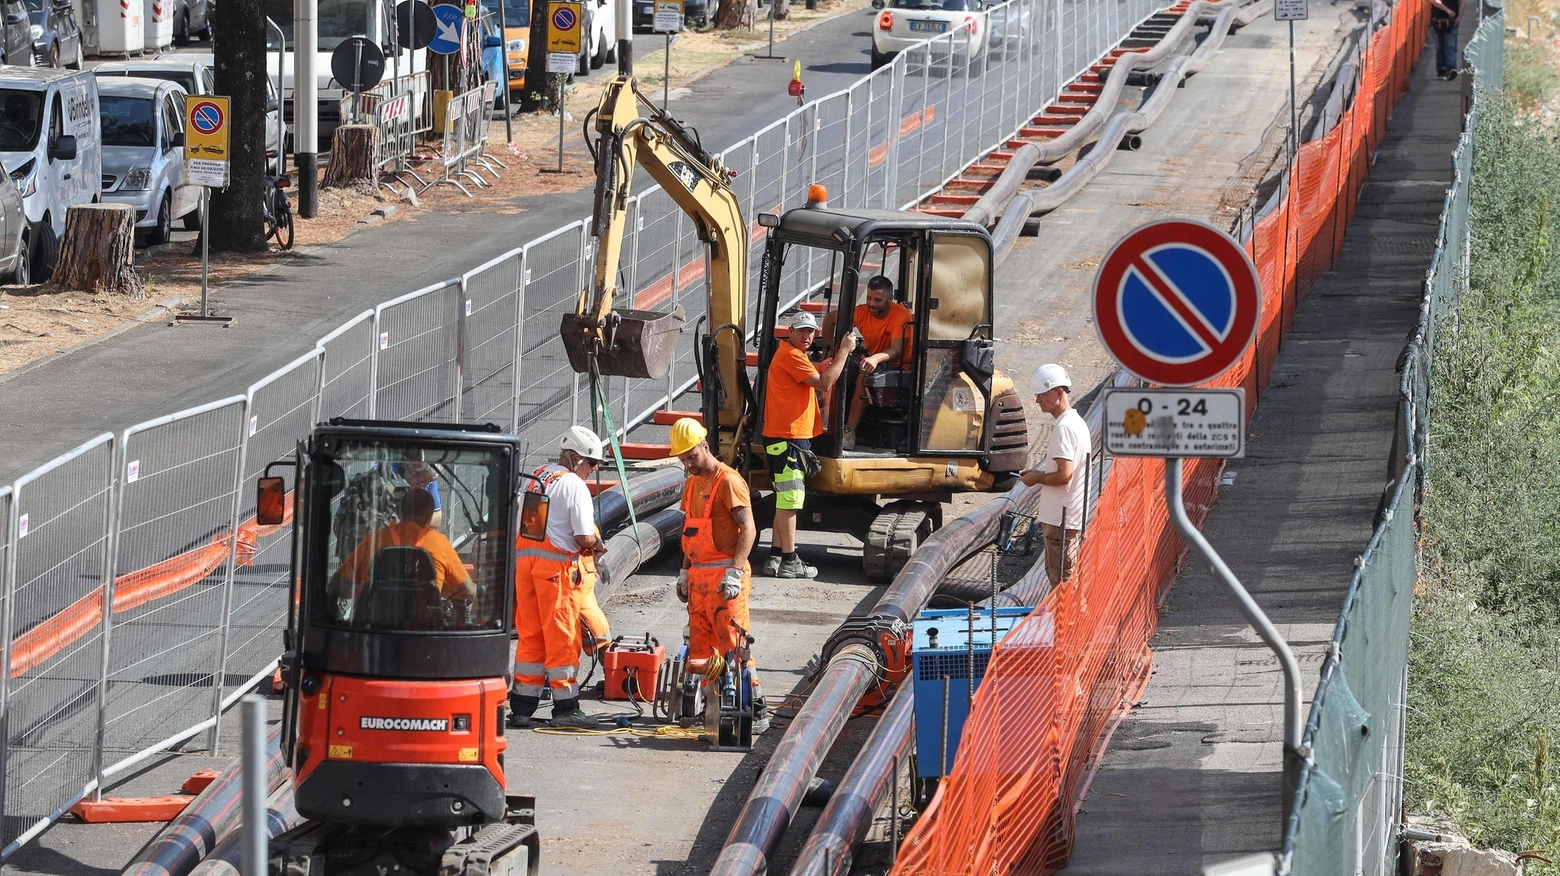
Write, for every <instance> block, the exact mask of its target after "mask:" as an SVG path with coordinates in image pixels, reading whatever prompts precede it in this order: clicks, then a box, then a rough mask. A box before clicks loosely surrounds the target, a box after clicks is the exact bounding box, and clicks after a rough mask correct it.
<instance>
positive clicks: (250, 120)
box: [209, 0, 266, 252]
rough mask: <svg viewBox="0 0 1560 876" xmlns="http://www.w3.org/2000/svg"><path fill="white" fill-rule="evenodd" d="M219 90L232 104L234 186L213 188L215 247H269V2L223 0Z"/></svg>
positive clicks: (216, 41)
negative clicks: (266, 219) (267, 68)
mask: <svg viewBox="0 0 1560 876" xmlns="http://www.w3.org/2000/svg"><path fill="white" fill-rule="evenodd" d="M211 53H212V57H214V58H215V59H216V60H215V62H214V64H215V67H216V93H217V94H225V95H227V96H228V97H229V98H231V100H232V103H231V105H230V106H229V108H228V129H229V134H228V160H229V161H230V162H231V163H230V165H229V167H228V179H229V183H228V188H227V190H226V191H213V192H212V193H211V215H210V218H209V221H210V223H211V251H212V252H265V250H266V240H265V213H264V203H265V103H266V94H265V77H266V66H265V64H266V55H265V2H264V0H222V14H221V15H218V16H217V17H216V20H215V21H214V22H213V24H212V42H211Z"/></svg>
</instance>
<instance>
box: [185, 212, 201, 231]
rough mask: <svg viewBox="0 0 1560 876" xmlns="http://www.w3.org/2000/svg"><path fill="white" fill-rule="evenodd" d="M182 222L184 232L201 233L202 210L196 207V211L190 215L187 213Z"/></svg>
mask: <svg viewBox="0 0 1560 876" xmlns="http://www.w3.org/2000/svg"><path fill="white" fill-rule="evenodd" d="M180 221H182V222H183V223H184V230H185V231H199V230H200V208H199V207H196V208H195V209H193V210H191V211H189V212H188V213H185V214H184V218H183V219H182V220H180Z"/></svg>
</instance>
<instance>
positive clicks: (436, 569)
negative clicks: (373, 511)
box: [327, 490, 477, 628]
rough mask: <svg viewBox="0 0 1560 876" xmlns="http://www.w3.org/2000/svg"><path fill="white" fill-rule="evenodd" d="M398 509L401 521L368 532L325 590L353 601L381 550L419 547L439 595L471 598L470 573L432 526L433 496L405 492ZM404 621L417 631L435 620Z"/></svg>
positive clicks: (453, 547) (461, 598) (474, 592)
mask: <svg viewBox="0 0 1560 876" xmlns="http://www.w3.org/2000/svg"><path fill="white" fill-rule="evenodd" d="M400 510H401V519H400V520H398V521H396V522H395V523H392V524H390V525H389V526H382V527H380V528H379V529H376V530H374V531H373V532H370V533H369V534H368V535H366V536H364V537H363V540H362V541H360V542H358V544H357V547H356V548H354V549H353V550H352V553H351V554H349V555H348V556H347V558H346V559H345V560H342V562H341V565H340V566H339V567H337V569H336V572H335V574H334V575H332V576H331V582H330V585H329V587H328V588H327V591H328V592H329V593H331V594H333V595H335V596H336V597H337V598H338V599H356V598H357V597H358V595H359V594H360V593H361V592H362V589H363V585H364V584H367V583H368V580H369V577H370V576H371V575H372V574H373V566H374V560H375V559H376V558H377V557H378V556H379V552H380V551H381V550H382V549H384V548H387V547H416V548H422V550H423V551H424V552H425V553H426V554H427V555H428V558H429V559H430V560H432V562H433V581H432V583H433V584H434V585H436V586H437V587H438V590H439V595H440V596H442V597H444V598H445V599H459V600H463V601H464V600H470V599H472V598H474V597H475V596H476V595H477V589H476V585H475V584H474V583H473V582H472V580H471V575H470V573H468V572H467V571H466V564H465V562H464V561H462V560H461V558H460V555H459V554H457V553H456V552H455V546H454V545H452V544H450V540H449V539H447V538H445V537H444V534H443V533H441V532H439V531H438V530H436V529H433V528H432V527H431V522H432V519H433V513H434V501H433V496H431V495H429V493H428V491H427V490H408V491H407V492H406V495H405V496H403V497H402V499H401V509H400ZM343 619H345V618H343ZM404 622H405V623H409V624H413V625H415V626H417V627H419V628H420V627H424V626H426V625H427V624H430V623H434V622H435V621H434V619H432V618H423V619H422V622H421V623H418V622H416V621H414V620H413V619H411V618H407V619H405V621H404ZM439 622H440V623H442V621H439Z"/></svg>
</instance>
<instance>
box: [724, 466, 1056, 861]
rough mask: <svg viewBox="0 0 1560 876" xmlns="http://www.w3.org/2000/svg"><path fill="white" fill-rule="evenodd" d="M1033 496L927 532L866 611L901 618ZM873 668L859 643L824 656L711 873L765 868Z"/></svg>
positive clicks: (874, 661) (1031, 492)
mask: <svg viewBox="0 0 1560 876" xmlns="http://www.w3.org/2000/svg"><path fill="white" fill-rule="evenodd" d="M1039 499H1040V490H1039V489H1038V488H1035V487H1024V486H1022V485H1019V486H1015V487H1014V488H1013V489H1011V490H1009V491H1008V492H1007V493H1006V494H1005V495H1003V496H1001V497H1000V498H997V499H994V500H993V501H991V502H987V503H986V504H985V505H982V506H981V507H979V508H976V509H975V510H973V511H971V512H970V513H968V514H966V515H964V516H963V517H960V518H958V519H957V520H954V521H952V522H951V523H949V524H947V525H946V526H944V527H943V528H942V529H939V530H937V531H936V532H934V533H932V534H931V536H930V537H928V538H927V540H926V543H925V544H923V545H922V546H921V548H920V550H918V551H916V552H915V553H914V554H913V555H912V556H911V557H910V561H909V562H908V563H906V564H905V567H904V568H903V569H901V570H900V572H899V574H898V575H896V576H895V577H894V583H893V584H892V585H890V586H889V588H888V590H887V592H885V593H884V594H883V596H882V598H881V599H879V600H878V603H877V605H876V606H875V607H874V608H873V609H872V611H871V612H870V613H869V614H868V615H867V619H884V620H889V619H892V620H897V621H900V622H902V623H908V622H909V620H910V619H911V618H913V617H915V615H916V614H917V613H919V612H920V610H921V607H922V606H924V605H925V604H926V601H927V600H928V599H929V598H931V595H932V593H933V591H934V590H936V588H937V584H938V583H939V582H940V581H942V579H943V578H945V577H947V575H948V572H949V571H950V570H952V569H953V567H954V566H955V565H957V564H958V563H960V562H962V561H963V560H964V559H965V558H966V557H968V556H969V555H970V554H972V553H974V552H975V551H977V550H979V549H980V548H981V547H982V546H983V545H985V544H986V543H988V542H990V541H991V540H992V538H994V537H995V536H996V532H997V525H998V521H999V520H1000V519H1001V517H1002V515H1003V514H1004V513H1005V512H1008V511H1018V512H1019V513H1029V512H1030V511H1031V510H1032V509H1033V508H1034V506H1035V504H1036V503H1037V502H1038V501H1039ZM853 620H854V621H857V622H859V621H861V620H862V619H861V618H853V619H850V620H847V621H846V622H845V625H844V626H842V627H841V629H842V630H843V629H845V628H846V627H848V626H849V625H851V623H852V621H853ZM879 671H880V668H879V665H878V658H877V654H876V653H875V652H874V651H873V650H872V649H871V648H869V647H867V646H866V645H863V644H859V643H853V644H848V645H846V646H844V647H843V648H841V649H839V650H838V651H837V652H836V653H835V654H834V655H833V656H832V657H831V658H830V659H829V662H828V665H827V666H825V667H824V668H823V671H822V672H821V673H820V675H819V677H818V681H817V683H816V685H815V686H814V688H813V691H812V693H811V694H810V695H809V696H808V698H807V701H806V702H805V703H803V705H802V707H801V710H800V711H799V712H797V714H796V717H795V718H794V719H792V721H791V725H790V727H789V728H788V729H787V730H786V734H785V738H784V739H782V740H781V741H780V745H779V746H778V747H777V748H776V749H775V753H774V754H773V755H771V756H770V758H769V763H768V764H767V765H766V766H765V767H764V772H763V773H762V774H761V775H760V776H759V779H758V783H757V784H756V785H754V787H753V791H752V793H750V794H749V795H748V799H747V802H746V803H744V804H743V806H742V812H741V813H740V814H739V815H738V816H737V822H736V824H735V825H733V826H732V828H731V834H730V835H729V836H728V837H727V838H726V847H725V848H723V849H722V850H721V853H720V857H719V858H717V859H716V861H715V866H714V867H713V868H712V869H711V870H710V873H711V874H712V876H750V874H757V873H763V872H766V871H767V870H768V867H769V856H770V855H772V854H774V850H775V847H776V846H777V845H779V843H780V839H781V837H783V836H784V835H785V831H786V828H787V827H789V826H790V824H791V819H792V818H794V817H796V811H797V809H798V808H799V807H800V806H801V801H802V796H803V795H804V794H805V793H806V792H807V787H808V784H809V783H810V782H812V780H813V778H814V777H815V776H816V775H817V773H818V767H819V765H820V764H822V763H823V758H824V756H825V755H826V754H828V751H829V749H830V748H831V747H832V746H833V745H834V740H835V739H837V738H838V737H839V734H840V730H841V729H842V728H843V727H844V726H845V721H846V719H848V718H849V717H850V713H851V710H852V709H854V708H855V706H856V704H857V703H858V702H859V701H860V700H861V696H862V694H864V693H866V692H867V690H868V689H869V688H870V687H871V686H872V685H873V684H874V683H875V682H876V681H877V679H878V673H879Z"/></svg>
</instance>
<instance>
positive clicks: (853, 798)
mask: <svg viewBox="0 0 1560 876" xmlns="http://www.w3.org/2000/svg"><path fill="white" fill-rule="evenodd" d="M1042 556H1043V554H1042ZM953 580H954V579H950V580H945V581H944V582H943V583H942V585H940V586H939V587H938V590H937V592H938V594H939V595H942V594H944V593H946V592H947V591H948V588H949V584H950V583H952V581H953ZM960 583H962V584H965V585H967V586H966V587H964V588H962V589H961V592H967V593H969V594H970V595H973V594H974V592H975V590H976V589H977V588H978V587H984V588H985V592H986V596H987V598H986V599H984V600H982V601H981V602H980V604H981V605H983V606H989V605H990V604H991V602H992V601H991V599H990V598H989V597H990V593H991V590H990V587H991V585H990V584H989V583H987V582H984V581H969V582H960ZM1050 589H1051V582H1050V579H1049V578H1047V576H1046V573H1045V563H1043V562H1038V561H1037V562H1035V564H1034V565H1032V566H1030V567H1029V571H1028V572H1026V573H1025V574H1024V576H1023V577H1022V578H1020V579H1019V580H1018V582H1017V583H1015V584H1014V585H1013V586H1012V587H1009V588H1007V589H1006V590H1003V591H1002V592H1000V593H999V594H997V600H996V604H997V605H999V606H1002V607H1004V608H1005V607H1009V606H1020V605H1025V606H1033V605H1037V604H1039V602H1040V600H1041V598H1043V597H1044V596H1045V594H1046V593H1048V592H1049V591H1050ZM914 716H915V690H914V688H913V687H912V686H911V685H909V684H902V685H900V687H899V691H898V692H897V693H895V694H894V698H893V700H891V701H890V702H889V704H888V708H887V709H886V710H885V711H884V712H883V717H881V718H879V719H878V723H877V726H876V727H874V728H872V733H871V734H870V735H868V736H867V741H866V742H865V743H864V744H863V745H862V746H861V751H860V752H859V753H858V754H857V755H856V759H855V760H854V761H852V762H851V765H850V769H848V770H846V771H845V777H844V778H842V779H841V780H840V784H839V786H838V787H836V788H835V789H834V794H833V796H831V797H830V798H829V803H828V805H826V806H824V807H823V812H822V813H820V814H819V816H818V822H817V824H815V825H814V826H813V829H812V833H811V834H809V835H808V836H807V842H806V843H804V844H803V845H802V850H801V851H800V852H798V853H797V856H796V861H795V862H794V863H792V865H791V876H843V874H846V873H849V872H850V868H851V864H852V863H854V861H855V857H856V848H857V847H858V846H860V845H861V840H862V839H863V838H864V837H866V835H867V830H868V829H869V828H870V827H871V826H872V813H874V812H876V811H877V807H878V804H880V803H881V802H882V801H883V795H884V794H886V793H887V792H888V786H889V783H890V782H892V781H893V778H894V775H893V773H894V770H895V768H896V767H898V766H899V765H900V764H902V763H903V762H904V758H905V757H906V756H907V755H908V754H909V751H910V736H911V731H912V729H913V728H914V723H915V722H914V720H913V719H914ZM913 773H914V771H913V770H912V774H913ZM906 791H907V792H908V791H909V786H907V787H906ZM907 799H908V798H907ZM890 817H895V816H892V815H891V816H890Z"/></svg>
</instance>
